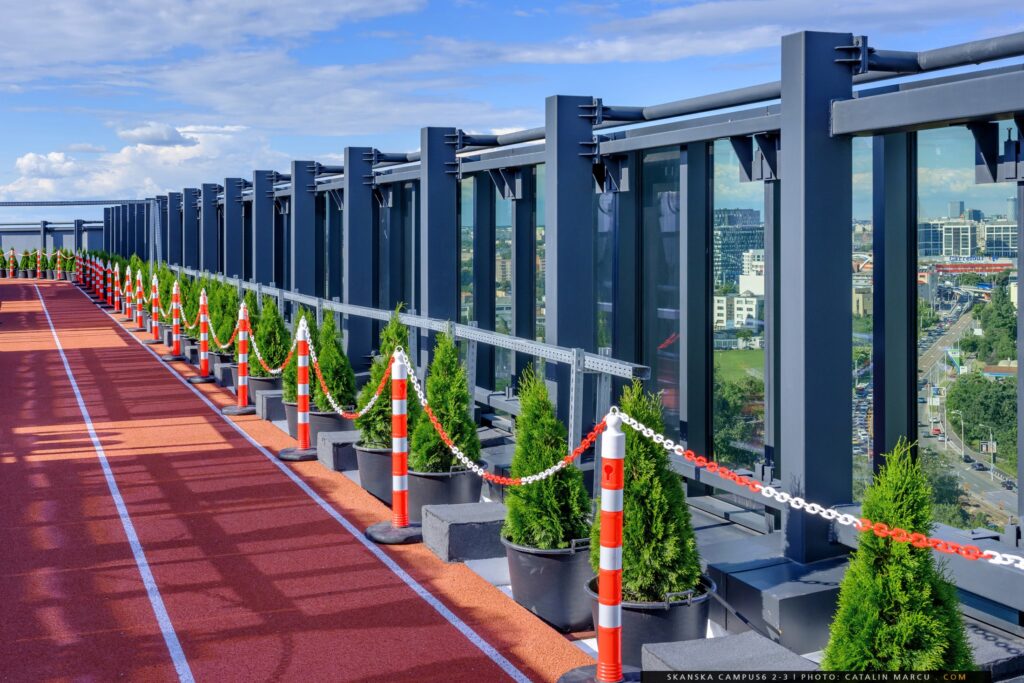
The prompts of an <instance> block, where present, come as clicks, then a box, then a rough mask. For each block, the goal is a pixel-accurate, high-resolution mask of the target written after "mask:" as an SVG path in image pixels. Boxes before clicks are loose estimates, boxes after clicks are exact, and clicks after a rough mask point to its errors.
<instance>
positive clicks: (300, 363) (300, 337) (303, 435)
mask: <svg viewBox="0 0 1024 683" xmlns="http://www.w3.org/2000/svg"><path fill="white" fill-rule="evenodd" d="M295 362H296V364H297V365H296V370H297V372H296V378H295V389H296V391H295V393H296V396H295V401H296V403H297V404H298V405H296V407H295V434H296V438H297V439H298V441H299V445H298V446H296V447H295V448H285V449H283V450H282V451H280V452H279V453H278V454H277V457H278V458H280V459H281V460H288V461H290V462H295V461H300V460H316V449H315V448H310V447H309V327H308V325H307V324H306V318H305V317H303V318H300V319H299V328H298V330H296V332H295Z"/></svg>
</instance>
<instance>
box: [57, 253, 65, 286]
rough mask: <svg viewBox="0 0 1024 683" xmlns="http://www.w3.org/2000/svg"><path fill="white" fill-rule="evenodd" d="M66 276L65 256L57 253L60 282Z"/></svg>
mask: <svg viewBox="0 0 1024 683" xmlns="http://www.w3.org/2000/svg"><path fill="white" fill-rule="evenodd" d="M63 275H64V254H62V253H60V252H59V251H58V252H57V279H58V280H60V279H61V277H62V276H63Z"/></svg>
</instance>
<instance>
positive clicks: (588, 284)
mask: <svg viewBox="0 0 1024 683" xmlns="http://www.w3.org/2000/svg"><path fill="white" fill-rule="evenodd" d="M593 104H594V100H593V98H591V97H577V96H567V95H554V96H552V97H548V98H547V100H546V101H545V112H544V126H545V129H546V131H547V135H546V139H545V146H544V158H545V165H546V176H545V188H544V189H545V197H544V199H545V215H544V229H545V233H544V235H545V237H544V250H545V260H546V269H545V292H546V299H545V312H544V313H545V323H544V328H545V337H546V341H547V342H549V343H551V344H557V345H558V346H568V347H579V348H583V349H585V350H587V351H595V352H596V351H597V332H596V324H595V320H594V317H595V316H594V308H593V302H594V301H596V300H597V287H596V284H595V282H594V177H593V162H592V160H591V158H590V157H588V156H586V155H585V152H587V151H588V150H591V149H593V146H592V145H593V129H592V125H591V119H589V118H583V117H582V116H581V114H583V113H584V112H585V111H586V110H585V109H583V107H591V109H590V111H593V110H592V107H593ZM581 301H585V302H588V303H587V305H586V306H581V305H580V302H581ZM549 367H551V366H549ZM555 367H556V368H557V370H556V379H557V382H558V416H559V418H561V419H562V420H563V421H568V419H569V368H568V366H566V365H565V364H559V365H557V366H555ZM588 384H589V383H588ZM589 393H590V392H587V394H584V396H587V395H588V394H589ZM588 402H589V401H588V399H587V398H584V404H583V405H584V406H586V405H588Z"/></svg>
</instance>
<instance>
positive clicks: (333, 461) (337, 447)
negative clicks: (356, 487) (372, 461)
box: [316, 429, 362, 472]
mask: <svg viewBox="0 0 1024 683" xmlns="http://www.w3.org/2000/svg"><path fill="white" fill-rule="evenodd" d="M361 434H362V433H361V432H360V431H359V430H358V429H353V430H350V431H344V432H320V434H319V435H317V438H316V457H317V460H319V461H320V464H321V465H323V466H324V467H326V468H327V469H329V470H331V471H333V472H344V471H346V470H354V469H357V468H358V464H357V463H356V449H355V445H356V442H357V441H359V439H360V437H361Z"/></svg>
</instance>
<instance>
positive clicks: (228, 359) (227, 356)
mask: <svg viewBox="0 0 1024 683" xmlns="http://www.w3.org/2000/svg"><path fill="white" fill-rule="evenodd" d="M211 355H212V356H213V358H212V359H211V362H213V361H215V362H217V363H220V364H221V365H226V364H228V363H233V362H235V354H233V353H224V352H223V351H211Z"/></svg>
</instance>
